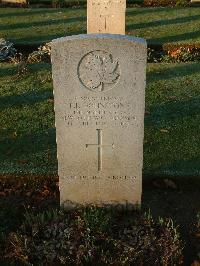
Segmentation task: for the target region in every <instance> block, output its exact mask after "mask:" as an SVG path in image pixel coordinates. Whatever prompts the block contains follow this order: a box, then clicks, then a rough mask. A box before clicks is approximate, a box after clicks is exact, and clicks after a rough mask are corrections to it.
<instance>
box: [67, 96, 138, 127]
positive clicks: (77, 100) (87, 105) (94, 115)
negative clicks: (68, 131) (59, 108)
mask: <svg viewBox="0 0 200 266" xmlns="http://www.w3.org/2000/svg"><path fill="white" fill-rule="evenodd" d="M131 109H132V106H131V102H128V101H127V100H124V99H123V97H105V96H103V97H74V98H73V99H70V100H69V101H68V103H67V107H66V110H68V112H67V113H66V114H65V115H64V117H63V119H64V121H65V122H66V126H69V127H70V126H104V125H105V126H106V125H111V124H112V125H113V126H122V127H127V126H130V125H134V123H135V121H136V116H135V115H134V114H133V113H132V112H131Z"/></svg>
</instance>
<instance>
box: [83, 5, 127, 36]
mask: <svg viewBox="0 0 200 266" xmlns="http://www.w3.org/2000/svg"><path fill="white" fill-rule="evenodd" d="M125 11H126V0H87V33H112V34H125Z"/></svg>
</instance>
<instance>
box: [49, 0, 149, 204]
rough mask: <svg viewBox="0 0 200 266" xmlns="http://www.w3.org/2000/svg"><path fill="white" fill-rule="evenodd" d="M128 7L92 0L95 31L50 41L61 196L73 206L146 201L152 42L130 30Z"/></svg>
mask: <svg viewBox="0 0 200 266" xmlns="http://www.w3.org/2000/svg"><path fill="white" fill-rule="evenodd" d="M125 6H126V2H125V0H104V1H102V0H89V1H88V9H87V10H88V12H87V14H88V19H87V21H88V24H87V28H88V33H93V34H86V35H76V36H69V37H64V38H59V39H57V40H54V41H53V42H52V70H53V83H54V98H55V117H56V139H57V154H58V174H59V180H60V182H59V183H60V201H61V204H62V205H63V206H64V207H65V208H68V209H69V208H74V207H76V206H80V205H87V204H95V205H98V206H118V207H120V208H121V207H124V208H128V209H131V208H135V207H136V206H138V205H140V203H141V193H142V164H143V135H144V106H145V77H146V50H147V49H146V41H145V40H143V39H139V38H133V37H128V36H125V35H124V32H125ZM110 33H111V34H110ZM119 34H121V35H119Z"/></svg>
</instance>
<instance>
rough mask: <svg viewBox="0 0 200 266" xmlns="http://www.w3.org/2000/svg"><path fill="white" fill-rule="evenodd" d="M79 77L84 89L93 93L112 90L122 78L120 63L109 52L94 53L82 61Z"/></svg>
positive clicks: (79, 67)
mask: <svg viewBox="0 0 200 266" xmlns="http://www.w3.org/2000/svg"><path fill="white" fill-rule="evenodd" d="M78 77H79V80H80V82H81V83H82V84H83V85H84V87H86V88H87V89H89V90H91V91H94V92H102V91H106V90H109V89H112V88H113V87H114V86H115V85H116V84H117V82H118V81H119V78H120V66H119V62H118V60H117V59H113V56H112V55H111V54H110V53H108V52H105V51H99V50H96V51H92V52H90V53H88V54H86V55H85V56H83V58H82V59H81V61H80V63H79V65H78Z"/></svg>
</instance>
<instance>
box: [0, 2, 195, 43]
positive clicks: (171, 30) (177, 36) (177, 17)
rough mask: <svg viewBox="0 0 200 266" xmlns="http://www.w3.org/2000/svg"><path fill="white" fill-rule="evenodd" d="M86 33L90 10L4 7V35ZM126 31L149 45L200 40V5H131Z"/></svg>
mask: <svg viewBox="0 0 200 266" xmlns="http://www.w3.org/2000/svg"><path fill="white" fill-rule="evenodd" d="M80 33H86V9H36V8H35V9H30V8H27V9H22V8H0V38H6V39H9V40H11V41H13V42H15V43H18V44H32V43H35V44H41V43H44V42H48V41H51V40H52V39H54V38H57V37H61V36H66V35H72V34H80ZM126 33H127V34H129V35H135V36H139V37H143V38H145V39H147V41H148V43H149V44H163V43H173V44H174V43H200V7H193V8H192V7H190V8H128V9H127V14H126Z"/></svg>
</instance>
